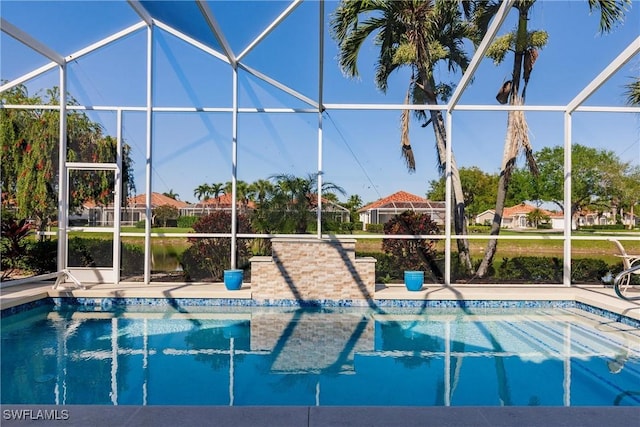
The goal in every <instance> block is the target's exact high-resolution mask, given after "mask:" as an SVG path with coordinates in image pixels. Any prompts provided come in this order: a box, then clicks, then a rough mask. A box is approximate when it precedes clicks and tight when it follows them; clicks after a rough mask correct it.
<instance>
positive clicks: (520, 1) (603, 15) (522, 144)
mask: <svg viewBox="0 0 640 427" xmlns="http://www.w3.org/2000/svg"><path fill="white" fill-rule="evenodd" d="M534 3H535V0H517V1H516V2H515V3H514V4H513V8H514V9H515V10H516V11H517V13H518V25H517V28H516V29H515V31H513V32H510V33H508V34H506V35H504V36H501V37H498V38H497V39H496V40H495V41H494V42H493V44H492V45H491V46H490V48H489V49H488V51H487V56H489V57H490V58H492V59H493V61H494V63H496V64H499V63H501V62H502V61H503V60H504V59H505V57H506V54H507V53H508V52H513V69H512V70H513V71H512V76H511V80H510V81H509V82H507V83H505V85H503V87H502V89H501V91H500V93H499V94H498V97H497V98H498V101H499V102H501V103H507V102H509V104H510V105H522V104H524V101H525V97H526V91H527V84H528V83H529V77H530V75H531V71H532V70H533V65H534V63H535V61H536V58H537V57H538V50H539V49H541V48H542V47H544V46H545V45H546V43H547V33H546V32H545V31H529V29H528V24H529V12H530V11H531V7H532V6H533V5H534ZM496 4H497V3H495V2H494V3H493V9H494V10H495V5H496ZM588 4H589V9H590V11H593V9H599V10H600V31H601V32H609V31H611V30H612V29H613V26H614V24H615V23H616V22H619V21H621V20H622V18H623V17H624V13H625V8H626V5H628V4H630V0H613V1H610V0H588ZM523 82H524V84H522V83H523ZM521 86H522V90H521ZM523 150H524V153H525V157H526V159H527V164H528V166H529V169H530V170H531V172H532V173H534V175H536V174H537V165H536V164H535V159H534V157H533V150H532V147H531V144H530V141H529V132H528V129H527V122H526V120H525V118H524V112H523V111H509V113H508V116H507V136H506V140H505V144H504V152H503V156H502V165H501V168H500V175H499V182H498V192H497V196H496V208H495V214H494V217H493V223H492V225H491V232H490V234H491V235H498V234H500V226H501V222H502V216H503V213H504V206H505V199H506V196H507V190H508V187H509V182H510V178H511V174H512V172H513V170H514V168H515V164H516V159H517V156H518V154H519V153H520V152H521V151H523ZM497 247H498V240H497V239H489V241H488V243H487V248H486V250H485V255H484V257H483V259H482V262H481V263H480V266H479V267H478V270H477V271H476V275H477V276H478V277H484V276H485V275H486V274H487V272H488V270H489V266H490V265H491V263H492V262H493V257H494V256H495V253H496V251H497Z"/></svg>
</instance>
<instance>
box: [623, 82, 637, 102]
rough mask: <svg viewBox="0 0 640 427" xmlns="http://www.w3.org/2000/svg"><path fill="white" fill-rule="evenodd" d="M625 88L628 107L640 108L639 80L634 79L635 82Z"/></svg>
mask: <svg viewBox="0 0 640 427" xmlns="http://www.w3.org/2000/svg"><path fill="white" fill-rule="evenodd" d="M625 87H626V88H627V90H626V91H625V96H626V98H627V104H628V105H630V106H636V105H639V106H640V78H639V77H636V78H635V81H632V82H630V83H628V84H627V85H625Z"/></svg>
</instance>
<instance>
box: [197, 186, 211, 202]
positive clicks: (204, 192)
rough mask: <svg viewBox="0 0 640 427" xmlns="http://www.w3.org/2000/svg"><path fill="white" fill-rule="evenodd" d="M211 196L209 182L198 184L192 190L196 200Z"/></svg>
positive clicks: (206, 198)
mask: <svg viewBox="0 0 640 427" xmlns="http://www.w3.org/2000/svg"><path fill="white" fill-rule="evenodd" d="M210 196H211V186H210V185H209V184H206V183H205V184H200V185H198V186H197V187H196V188H195V190H193V197H195V198H197V199H198V201H201V200H205V201H206V200H209V197H210Z"/></svg>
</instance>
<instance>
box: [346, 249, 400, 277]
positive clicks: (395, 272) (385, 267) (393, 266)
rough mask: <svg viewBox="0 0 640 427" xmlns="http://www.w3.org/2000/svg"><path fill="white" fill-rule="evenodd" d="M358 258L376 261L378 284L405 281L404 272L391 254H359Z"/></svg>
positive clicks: (357, 254)
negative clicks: (370, 258) (369, 258)
mask: <svg viewBox="0 0 640 427" xmlns="http://www.w3.org/2000/svg"><path fill="white" fill-rule="evenodd" d="M356 256H357V257H372V258H375V259H376V283H389V282H391V281H397V280H402V279H403V276H404V270H401V269H400V267H399V266H398V265H397V263H396V262H395V260H394V258H393V256H392V255H391V254H385V253H382V252H357V253H356Z"/></svg>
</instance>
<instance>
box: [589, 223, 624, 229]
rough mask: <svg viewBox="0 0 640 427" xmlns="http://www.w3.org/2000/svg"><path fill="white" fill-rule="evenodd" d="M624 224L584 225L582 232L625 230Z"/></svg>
mask: <svg viewBox="0 0 640 427" xmlns="http://www.w3.org/2000/svg"><path fill="white" fill-rule="evenodd" d="M624 229H625V225H624V224H594V225H582V226H580V230H624Z"/></svg>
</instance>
